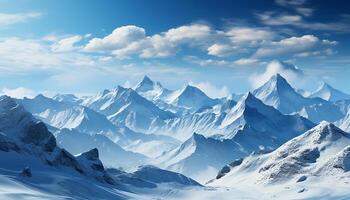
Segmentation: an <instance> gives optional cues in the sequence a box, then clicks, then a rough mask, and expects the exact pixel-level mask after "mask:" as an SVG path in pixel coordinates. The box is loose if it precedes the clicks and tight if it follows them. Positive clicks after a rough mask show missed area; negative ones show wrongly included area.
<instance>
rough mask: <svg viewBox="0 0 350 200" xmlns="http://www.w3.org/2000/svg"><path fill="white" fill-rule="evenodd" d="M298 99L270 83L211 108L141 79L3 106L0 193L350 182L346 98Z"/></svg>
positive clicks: (137, 193)
mask: <svg viewBox="0 0 350 200" xmlns="http://www.w3.org/2000/svg"><path fill="white" fill-rule="evenodd" d="M298 91H300V90H299V89H295V88H293V87H292V86H291V85H290V84H289V83H288V81H287V80H286V79H285V78H284V77H283V76H282V75H280V74H275V75H273V76H271V78H270V79H269V80H268V81H267V82H266V83H265V84H263V85H262V86H260V87H259V88H257V89H255V90H253V91H251V92H247V93H245V94H242V95H235V94H232V95H230V96H228V97H224V98H210V97H209V96H207V95H206V94H205V92H204V91H202V90H201V89H199V88H197V87H195V86H193V85H186V86H184V87H183V88H180V89H178V90H173V89H167V88H166V87H164V86H163V85H162V84H161V83H159V82H156V81H153V80H151V78H150V77H148V76H145V77H144V78H143V79H142V80H141V81H140V82H139V83H138V84H137V85H136V86H135V87H133V88H125V87H121V86H116V87H114V88H112V89H104V90H102V92H99V93H98V94H96V95H92V96H85V97H77V96H76V95H74V94H57V95H55V96H54V97H52V98H50V97H46V96H44V95H38V96H36V97H34V98H27V97H25V98H23V99H13V98H11V97H8V96H1V97H0V133H1V134H0V160H1V161H2V163H4V164H2V165H1V167H0V172H1V175H3V176H1V177H0V185H2V186H6V185H11V187H12V188H13V189H14V190H16V189H18V188H27V187H28V185H30V184H34V183H35V184H34V185H35V186H34V189H33V190H25V191H26V192H25V193H26V194H28V195H29V194H30V195H33V196H35V197H37V198H50V195H53V196H55V197H57V196H60V195H64V194H67V195H68V196H70V197H72V198H82V199H84V198H86V197H87V196H88V193H86V191H88V190H92V191H96V198H97V199H114V198H116V199H130V198H134V199H139V198H145V199H147V198H150V199H152V198H155V197H159V198H166V197H169V198H170V197H171V196H172V195H173V196H174V195H175V194H176V195H175V196H177V198H178V197H181V195H187V193H186V192H185V191H186V190H188V191H191V192H193V193H197V192H198V191H200V192H203V194H204V193H206V192H205V189H204V190H203V185H204V184H206V183H207V181H209V180H210V181H209V182H208V183H207V184H206V187H235V186H236V185H238V184H240V183H241V185H240V186H238V187H237V189H239V190H241V191H243V192H244V191H246V188H244V187H246V186H249V187H252V186H254V188H256V189H257V190H260V189H261V188H263V189H265V188H267V189H268V190H269V188H273V187H276V188H277V189H276V190H273V189H271V191H277V193H278V194H282V193H283V187H289V188H293V189H291V190H290V191H288V192H290V194H292V193H293V192H295V191H294V190H296V192H297V193H298V192H299V191H301V192H300V193H304V192H305V191H307V190H313V188H312V187H314V186H315V184H316V183H317V182H320V183H322V184H324V185H327V184H329V183H328V182H327V181H326V180H330V181H329V182H330V183H334V182H337V181H339V180H341V181H343V180H347V179H348V175H347V172H348V171H349V169H350V166H349V160H348V157H349V156H348V152H349V147H348V146H349V145H350V143H349V142H350V140H349V138H350V137H349V136H348V135H349V134H348V133H346V131H350V98H349V95H346V94H345V93H343V92H340V91H339V90H337V89H334V88H332V87H331V86H329V85H328V84H323V85H322V87H321V88H319V89H318V90H316V91H315V92H311V93H310V94H311V95H301V94H300V93H299V92H298ZM337 126H338V127H339V128H338V127H337ZM5 161H8V162H5ZM18 163H21V164H20V165H18ZM11 177H15V178H14V179H13V178H12V179H11ZM45 177H46V179H45ZM189 177H190V178H189ZM53 182H57V183H59V184H54V183H53ZM274 184H281V185H282V186H283V187H277V186H272V185H274ZM344 184H346V183H345V181H344ZM69 186H72V188H70V187H69ZM172 187H175V189H174V190H173V189H171V188H172ZM206 187H204V188H206ZM344 187H345V185H344ZM97 188H98V189H97ZM185 188H188V189H185ZM77 190H81V191H82V192H81V193H78V194H74V192H73V191H77ZM183 192H184V193H183ZM165 194H168V195H170V196H164V195H165ZM288 194H289V193H288ZM301 195H302V194H301ZM0 196H1V195H0ZM6 197H7V196H6ZM16 197H19V196H16ZM267 198H269V197H267Z"/></svg>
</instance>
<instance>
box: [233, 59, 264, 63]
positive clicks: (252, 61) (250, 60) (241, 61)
mask: <svg viewBox="0 0 350 200" xmlns="http://www.w3.org/2000/svg"><path fill="white" fill-rule="evenodd" d="M258 61H259V60H258V59H254V58H241V59H238V60H236V61H235V62H234V64H236V65H252V64H256V63H257V62H258Z"/></svg>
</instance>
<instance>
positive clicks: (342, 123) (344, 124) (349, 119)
mask: <svg viewBox="0 0 350 200" xmlns="http://www.w3.org/2000/svg"><path fill="white" fill-rule="evenodd" d="M337 124H338V125H339V128H341V129H342V130H344V131H346V132H350V110H349V111H348V113H347V114H346V115H345V117H344V118H343V119H341V120H339V121H338V122H337Z"/></svg>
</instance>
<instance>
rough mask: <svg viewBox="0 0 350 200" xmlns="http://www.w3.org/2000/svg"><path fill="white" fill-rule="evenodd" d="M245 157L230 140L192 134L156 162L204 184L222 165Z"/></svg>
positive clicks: (240, 149) (243, 152)
mask: <svg viewBox="0 0 350 200" xmlns="http://www.w3.org/2000/svg"><path fill="white" fill-rule="evenodd" d="M218 155H220V156H218ZM246 155H247V153H246V152H245V151H244V150H243V148H240V146H239V144H237V143H235V142H234V141H232V140H216V139H214V138H206V137H204V136H203V135H200V134H197V133H194V134H193V135H192V137H191V138H189V139H188V140H186V141H185V142H184V143H182V144H181V145H180V146H179V147H177V148H176V149H173V150H171V151H169V152H166V153H165V154H163V155H162V156H160V157H158V158H157V159H156V162H157V165H160V166H163V167H165V168H167V169H169V170H171V171H176V172H180V173H183V174H185V175H188V176H191V177H193V178H195V179H196V180H198V181H201V182H206V181H208V178H209V177H212V176H214V175H215V172H216V171H217V170H218V169H219V168H220V167H221V166H222V165H223V164H225V163H228V162H229V161H231V160H233V159H235V158H237V157H239V158H242V157H245V156H246Z"/></svg>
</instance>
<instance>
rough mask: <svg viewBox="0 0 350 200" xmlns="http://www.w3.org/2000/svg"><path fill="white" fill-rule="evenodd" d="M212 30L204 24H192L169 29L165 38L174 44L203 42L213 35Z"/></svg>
mask: <svg viewBox="0 0 350 200" xmlns="http://www.w3.org/2000/svg"><path fill="white" fill-rule="evenodd" d="M211 32H212V30H211V28H210V27H209V26H208V25H204V24H191V25H185V26H180V27H177V28H172V29H169V30H168V31H167V32H165V34H164V36H165V37H166V38H167V39H169V40H170V41H173V42H184V41H189V42H191V41H192V40H196V41H202V40H203V39H207V38H208V37H210V35H211Z"/></svg>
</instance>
